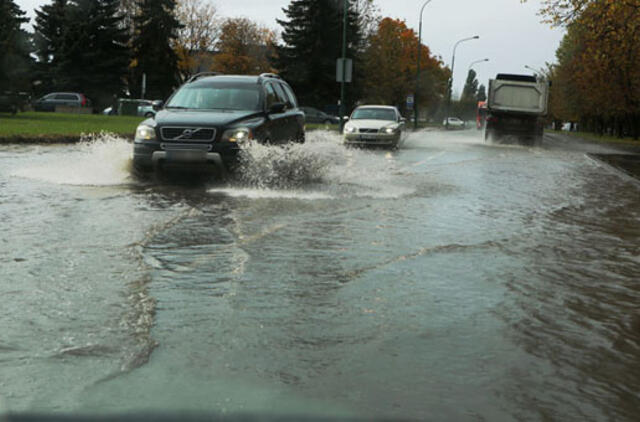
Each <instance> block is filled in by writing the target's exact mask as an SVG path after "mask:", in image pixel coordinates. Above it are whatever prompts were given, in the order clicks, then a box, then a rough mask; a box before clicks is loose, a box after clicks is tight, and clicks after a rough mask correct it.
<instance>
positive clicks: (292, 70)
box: [274, 0, 362, 107]
mask: <svg viewBox="0 0 640 422" xmlns="http://www.w3.org/2000/svg"><path fill="white" fill-rule="evenodd" d="M342 4H343V3H342V1H336V0H292V1H291V3H290V4H289V6H288V7H287V8H286V9H284V13H285V15H286V16H287V19H286V20H278V23H279V24H280V25H282V27H283V28H284V32H283V34H282V39H283V41H284V45H282V46H279V47H278V49H277V57H276V59H275V61H274V64H275V67H276V68H277V69H278V70H279V71H280V73H281V74H282V76H283V77H284V78H285V79H286V80H287V81H289V83H291V85H293V88H294V89H295V91H296V92H297V93H298V94H299V96H300V100H301V103H303V104H307V105H315V106H317V107H323V106H325V105H327V104H336V103H337V101H338V99H339V98H340V85H339V84H338V83H337V82H336V60H337V59H338V58H339V57H342V21H343V19H342V16H343V13H342ZM358 21H359V17H358V13H357V11H356V10H355V8H354V3H353V2H350V9H349V11H348V22H347V57H349V58H352V59H353V58H356V57H357V56H358V53H359V48H360V47H361V46H362V37H361V33H360V29H359V27H358ZM354 67H355V72H356V75H355V78H354V80H356V81H357V80H358V78H357V76H358V75H357V72H360V70H359V68H358V62H356V63H355V66H354ZM356 89H357V87H356V86H350V93H351V99H350V100H348V101H349V102H353V101H354V98H355V95H357V94H355V92H354V91H355V90H356Z"/></svg>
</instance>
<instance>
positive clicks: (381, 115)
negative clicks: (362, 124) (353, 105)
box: [351, 108, 396, 120]
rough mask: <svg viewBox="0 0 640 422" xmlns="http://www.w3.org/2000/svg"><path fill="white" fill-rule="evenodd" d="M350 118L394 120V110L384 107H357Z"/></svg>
mask: <svg viewBox="0 0 640 422" xmlns="http://www.w3.org/2000/svg"><path fill="white" fill-rule="evenodd" d="M351 119H352V120H396V112H395V111H393V110H389V109H385V108H359V109H357V110H356V111H354V112H353V115H351Z"/></svg>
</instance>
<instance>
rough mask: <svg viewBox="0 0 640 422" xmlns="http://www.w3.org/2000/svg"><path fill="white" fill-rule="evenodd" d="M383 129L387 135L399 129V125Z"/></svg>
mask: <svg viewBox="0 0 640 422" xmlns="http://www.w3.org/2000/svg"><path fill="white" fill-rule="evenodd" d="M382 131H383V132H384V133H386V134H387V135H392V134H394V133H396V132H397V131H398V126H389V127H385V128H384V129H383V130H382Z"/></svg>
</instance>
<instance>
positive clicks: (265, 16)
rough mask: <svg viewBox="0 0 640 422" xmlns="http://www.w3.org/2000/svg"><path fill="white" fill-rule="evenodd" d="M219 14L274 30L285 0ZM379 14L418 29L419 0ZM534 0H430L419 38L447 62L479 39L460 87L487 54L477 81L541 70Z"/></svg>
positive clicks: (23, 1)
mask: <svg viewBox="0 0 640 422" xmlns="http://www.w3.org/2000/svg"><path fill="white" fill-rule="evenodd" d="M14 1H15V2H16V3H17V4H18V6H20V8H21V9H22V10H24V11H26V12H27V13H28V15H29V16H30V17H32V16H33V9H34V8H38V7H40V6H42V5H43V4H47V3H49V1H46V0H14ZM211 1H212V3H213V4H214V5H216V7H217V8H218V11H219V13H220V14H221V15H222V16H225V17H247V18H250V19H252V20H255V21H257V22H260V23H262V24H264V25H266V26H268V27H271V28H274V29H277V28H279V26H278V24H277V23H276V18H280V19H283V18H285V16H284V13H283V12H282V9H283V8H284V7H286V6H287V5H288V4H289V3H290V0H211ZM375 1H376V4H377V5H378V6H379V8H380V9H381V13H382V16H389V17H392V18H399V19H402V20H404V21H406V23H407V25H408V26H409V27H410V28H413V29H415V30H416V32H417V30H418V23H419V16H418V14H419V13H420V7H421V6H422V4H424V0H375ZM539 6H540V1H539V0H529V1H528V3H526V4H521V3H520V0H433V1H431V3H429V5H428V6H427V7H426V9H425V12H424V17H423V35H422V42H423V43H424V44H426V45H427V46H429V48H430V49H431V51H432V52H433V53H435V54H436V55H439V56H442V58H443V60H444V61H445V63H446V64H447V65H451V57H452V52H453V46H454V44H455V42H456V41H458V40H460V39H462V38H466V37H470V36H474V35H479V36H480V39H479V40H474V41H469V42H467V43H462V44H460V46H459V47H458V49H457V52H456V62H455V75H454V86H455V91H458V92H459V91H462V86H463V85H464V80H465V78H466V75H467V72H468V69H469V65H470V64H471V62H473V61H475V60H479V59H484V58H489V59H490V62H488V63H480V64H477V65H475V66H474V69H475V70H476V71H477V72H478V79H479V80H480V83H483V84H486V83H487V81H488V80H489V78H492V77H494V76H495V75H496V74H497V73H499V72H510V73H526V72H528V71H527V70H526V69H525V68H524V66H525V65H529V66H532V67H535V68H541V67H543V66H544V65H545V62H553V61H555V51H556V48H557V47H558V44H559V42H560V40H561V39H562V35H563V31H561V30H558V29H551V28H550V27H549V26H548V25H546V24H542V23H540V17H539V16H537V11H538V9H539Z"/></svg>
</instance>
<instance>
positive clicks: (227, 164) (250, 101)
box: [133, 73, 305, 172]
mask: <svg viewBox="0 0 640 422" xmlns="http://www.w3.org/2000/svg"><path fill="white" fill-rule="evenodd" d="M154 106H155V108H156V109H157V111H158V112H157V113H156V115H155V117H153V118H150V119H147V120H145V121H144V122H142V123H141V124H140V125H139V126H138V128H137V130H136V134H135V141H134V151H133V165H134V168H135V169H136V170H137V171H139V172H140V171H142V172H147V171H153V170H160V169H165V168H174V167H177V168H180V169H186V170H190V169H197V170H207V169H217V170H221V171H222V172H226V171H227V170H229V169H230V168H233V167H234V165H235V164H236V163H237V157H238V152H239V151H240V149H241V148H242V146H243V144H244V143H245V142H247V141H251V140H255V141H256V142H261V143H265V144H285V143H288V142H300V143H302V142H304V140H305V133H304V113H303V112H302V111H301V110H300V109H299V108H298V102H297V99H296V96H295V94H294V92H293V90H292V89H291V87H290V86H289V84H287V83H286V82H285V81H284V80H283V79H281V78H280V77H279V76H278V75H275V74H272V73H264V74H262V75H259V76H232V75H222V74H218V73H200V74H197V75H195V76H193V77H192V78H191V79H189V80H188V81H187V82H186V83H185V84H184V85H182V86H181V87H180V88H179V89H178V90H177V91H176V92H174V93H173V95H172V96H171V97H170V98H169V99H168V100H167V101H166V103H165V104H163V103H161V102H157V103H155V104H154Z"/></svg>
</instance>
